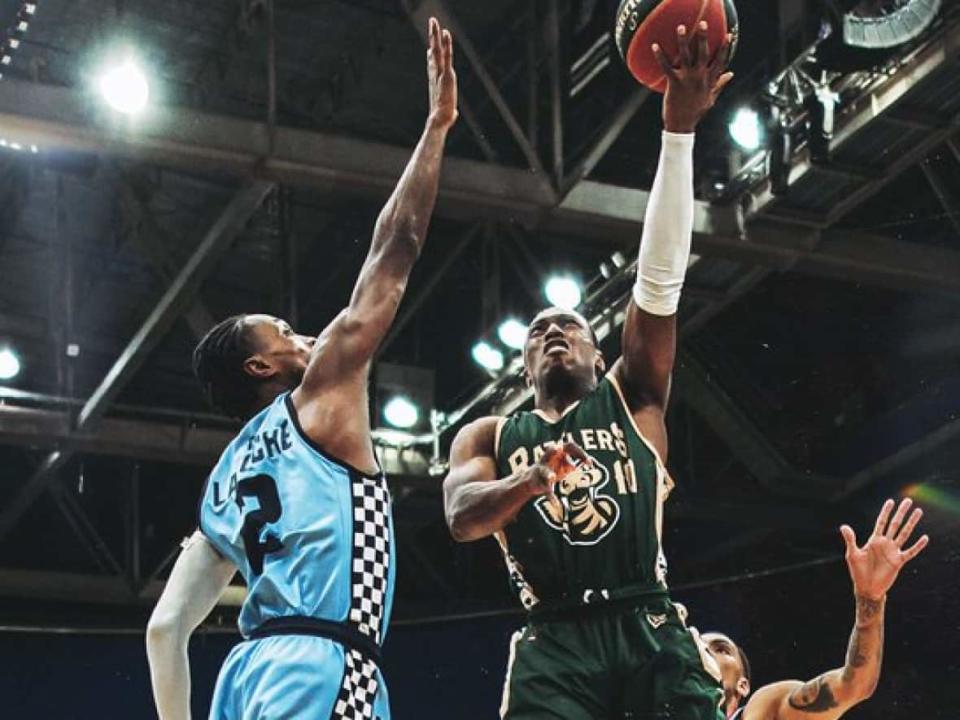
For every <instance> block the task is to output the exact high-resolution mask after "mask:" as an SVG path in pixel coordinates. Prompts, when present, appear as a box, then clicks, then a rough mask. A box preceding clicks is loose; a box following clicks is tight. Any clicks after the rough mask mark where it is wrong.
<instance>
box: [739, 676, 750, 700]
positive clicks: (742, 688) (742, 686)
mask: <svg viewBox="0 0 960 720" xmlns="http://www.w3.org/2000/svg"><path fill="white" fill-rule="evenodd" d="M749 694H750V681H749V680H747V679H746V678H745V677H741V678H740V679H739V680H737V696H738V697H740V698H745V697H747V695H749Z"/></svg>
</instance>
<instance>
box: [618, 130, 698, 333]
mask: <svg viewBox="0 0 960 720" xmlns="http://www.w3.org/2000/svg"><path fill="white" fill-rule="evenodd" d="M693 141H694V135H693V134H692V133H691V134H689V135H687V134H682V135H681V134H676V133H669V132H666V131H665V132H664V133H663V147H662V148H661V150H660V164H659V165H658V167H657V176H656V178H654V181H653V188H652V189H651V190H650V200H649V202H648V203H647V213H646V218H645V220H644V222H643V236H642V237H641V238H640V260H639V262H638V264H637V284H636V285H635V286H634V288H633V297H634V300H635V301H636V303H637V305H639V306H640V308H641V309H643V310H645V311H646V312H648V313H650V314H651V315H662V316H667V315H673V314H675V313H676V312H677V309H678V308H679V307H680V291H681V290H682V289H683V279H684V277H685V276H686V274H687V265H688V264H689V263H690V244H691V241H692V238H693Z"/></svg>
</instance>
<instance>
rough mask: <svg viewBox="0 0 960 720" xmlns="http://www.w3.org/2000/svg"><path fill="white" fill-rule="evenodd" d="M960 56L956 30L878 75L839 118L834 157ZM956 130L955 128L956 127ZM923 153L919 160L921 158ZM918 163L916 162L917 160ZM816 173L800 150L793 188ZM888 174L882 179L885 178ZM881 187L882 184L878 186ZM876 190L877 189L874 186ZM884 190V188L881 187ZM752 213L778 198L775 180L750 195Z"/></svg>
mask: <svg viewBox="0 0 960 720" xmlns="http://www.w3.org/2000/svg"><path fill="white" fill-rule="evenodd" d="M958 55H960V33H958V32H956V31H955V28H954V29H953V31H950V30H948V31H945V32H942V33H941V34H940V36H939V37H938V38H936V39H935V40H934V41H933V42H931V43H930V44H929V45H927V46H925V47H923V48H921V49H920V50H918V51H916V52H915V53H914V54H913V55H911V56H910V57H909V58H907V59H906V60H905V61H904V63H903V64H902V65H901V66H900V67H899V68H898V69H897V72H895V73H892V74H888V75H881V76H878V80H877V82H876V83H875V84H874V86H873V87H872V88H870V89H869V90H868V91H867V92H865V93H864V94H863V95H862V96H861V97H860V98H858V99H857V100H856V101H855V102H854V103H853V104H852V105H851V106H849V107H846V108H844V110H843V113H842V114H841V115H840V116H839V117H838V122H839V128H838V130H837V132H836V134H835V136H834V139H833V140H832V142H831V143H830V151H831V153H832V154H835V153H836V152H838V151H839V150H840V149H841V148H842V147H843V146H844V145H846V143H848V142H849V141H850V140H851V139H852V138H853V137H854V136H856V135H857V133H859V132H860V131H861V130H863V129H864V128H866V127H867V126H868V125H870V124H871V123H873V122H874V121H875V120H876V119H877V118H878V117H884V116H885V114H888V113H889V112H890V111H891V110H892V109H893V108H895V107H896V106H897V105H898V104H900V103H901V102H902V101H903V99H904V98H905V97H906V96H907V94H908V93H909V92H910V91H911V90H912V89H913V88H914V87H916V86H917V85H918V84H919V83H921V82H923V81H924V80H926V79H927V78H929V77H931V76H932V75H933V74H934V73H936V72H939V71H941V70H944V69H945V68H947V67H948V66H949V65H950V64H951V63H954V62H955V61H956V59H957V57H958ZM890 119H891V121H895V120H896V115H893V116H891V117H890ZM954 131H955V128H954ZM941 132H945V131H944V125H943V124H940V125H939V126H938V127H937V128H935V129H933V130H932V134H934V135H939V134H940V133H941ZM947 134H949V132H945V135H944V136H943V137H939V139H938V140H936V142H935V143H934V144H936V143H938V142H943V140H945V139H946V135H947ZM922 156H923V155H922V154H921V155H920V156H919V157H922ZM914 161H915V160H914ZM813 170H814V163H813V161H812V159H811V157H810V150H809V148H804V149H803V150H801V151H800V152H799V153H798V154H797V156H796V158H795V159H794V162H793V165H792V167H791V169H790V185H791V186H792V185H794V184H796V183H797V182H798V181H799V180H800V179H802V178H803V177H805V176H806V175H808V174H809V173H810V172H812V171H813ZM888 175H889V173H888V174H885V175H884V176H883V178H881V179H880V181H882V180H883V179H886V178H887V177H888ZM878 184H879V183H878ZM873 187H877V186H876V185H874V186H873ZM880 187H882V185H880ZM749 195H750V208H749V210H750V213H751V214H752V215H759V214H761V213H763V211H764V210H765V209H766V208H767V207H769V206H770V205H772V204H773V203H774V202H776V200H777V199H778V198H777V196H775V195H774V194H773V190H772V181H770V180H767V181H766V182H765V183H764V184H763V185H762V186H760V187H759V188H757V190H755V191H753V192H751V193H750V194H749ZM866 197H868V195H867V194H865V193H864V194H858V195H857V196H856V198H851V199H849V201H848V202H846V203H844V206H843V210H842V211H838V212H834V213H831V217H832V218H833V221H835V219H836V217H837V216H839V215H841V214H843V213H844V212H847V211H848V210H849V209H850V208H851V207H855V206H856V205H855V204H853V205H851V203H859V202H862V201H863V199H865V198H866Z"/></svg>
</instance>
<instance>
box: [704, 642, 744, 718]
mask: <svg viewBox="0 0 960 720" xmlns="http://www.w3.org/2000/svg"><path fill="white" fill-rule="evenodd" d="M701 639H702V640H703V642H704V643H705V644H706V646H707V650H709V651H710V654H711V655H713V657H714V658H715V659H716V661H717V664H718V665H719V666H720V676H721V678H722V680H721V681H722V683H723V702H724V705H725V706H726V705H728V704H729V703H730V701H731V700H734V699H735V700H736V704H735V705H734V707H737V706H739V705H740V703H742V702H743V701H744V700H745V699H746V698H747V695H749V694H750V680H751V673H750V661H749V660H747V655H746V653H744V652H743V650H742V649H741V648H740V646H739V645H737V644H736V643H735V642H734V641H733V640H731V639H730V638H729V637H727V636H726V635H724V634H723V633H715V632H711V633H704V634H703V635H702V636H701Z"/></svg>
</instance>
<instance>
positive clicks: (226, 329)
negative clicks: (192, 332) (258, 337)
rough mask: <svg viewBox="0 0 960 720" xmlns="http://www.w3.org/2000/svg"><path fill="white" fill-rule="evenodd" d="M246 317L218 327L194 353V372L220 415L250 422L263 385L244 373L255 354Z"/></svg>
mask: <svg viewBox="0 0 960 720" xmlns="http://www.w3.org/2000/svg"><path fill="white" fill-rule="evenodd" d="M246 318H247V316H246V315H234V316H233V317H229V318H227V319H226V320H223V321H222V322H220V323H218V324H217V325H215V326H214V327H213V329H212V330H210V332H208V333H207V334H206V335H205V336H204V337H203V339H202V340H201V341H200V343H199V344H198V345H197V347H196V349H195V350H194V351H193V372H194V374H195V375H196V376H197V379H198V380H199V381H200V385H201V387H202V388H203V394H204V397H205V398H206V400H207V402H208V403H209V404H210V405H211V406H212V407H213V408H214V409H215V410H217V411H218V412H221V413H223V414H224V415H229V416H230V417H234V418H239V419H246V417H247V415H248V414H249V413H250V409H251V408H252V407H253V406H254V403H255V402H256V399H257V386H258V385H259V381H258V380H257V379H256V378H254V377H253V376H251V375H249V374H248V373H247V372H245V371H244V369H243V363H244V361H246V359H247V358H249V357H250V355H252V354H253V352H254V350H253V348H252V346H251V343H250V338H249V332H248V331H249V326H248V325H247V324H246V322H244V321H245V320H246Z"/></svg>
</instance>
